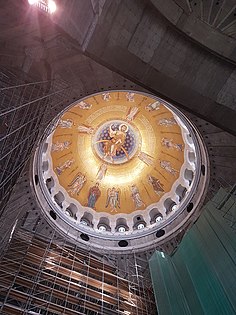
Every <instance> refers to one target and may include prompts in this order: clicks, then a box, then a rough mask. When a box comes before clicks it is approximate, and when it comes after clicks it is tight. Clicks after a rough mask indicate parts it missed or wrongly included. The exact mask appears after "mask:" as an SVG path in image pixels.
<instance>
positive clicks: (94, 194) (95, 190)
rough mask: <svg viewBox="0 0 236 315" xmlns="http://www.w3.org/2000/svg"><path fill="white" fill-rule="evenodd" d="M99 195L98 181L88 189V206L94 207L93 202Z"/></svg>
mask: <svg viewBox="0 0 236 315" xmlns="http://www.w3.org/2000/svg"><path fill="white" fill-rule="evenodd" d="M100 196H101V190H100V189H99V183H96V184H95V185H94V186H93V187H91V188H90V189H89V195H88V207H90V208H92V209H95V203H96V201H97V200H98V198H99V197H100Z"/></svg>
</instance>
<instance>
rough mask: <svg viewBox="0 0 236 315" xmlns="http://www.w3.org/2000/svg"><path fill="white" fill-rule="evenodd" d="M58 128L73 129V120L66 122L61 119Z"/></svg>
mask: <svg viewBox="0 0 236 315" xmlns="http://www.w3.org/2000/svg"><path fill="white" fill-rule="evenodd" d="M58 126H59V127H60V128H72V126H73V120H71V119H66V120H62V119H60V120H59V122H58Z"/></svg>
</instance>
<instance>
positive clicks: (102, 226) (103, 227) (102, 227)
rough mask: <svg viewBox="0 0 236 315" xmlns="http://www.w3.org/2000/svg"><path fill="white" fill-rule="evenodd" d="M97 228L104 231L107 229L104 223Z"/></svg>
mask: <svg viewBox="0 0 236 315" xmlns="http://www.w3.org/2000/svg"><path fill="white" fill-rule="evenodd" d="M98 229H99V231H102V232H105V231H106V230H107V228H106V226H105V225H100V226H99V228H98Z"/></svg>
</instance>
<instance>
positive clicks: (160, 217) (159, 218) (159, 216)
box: [155, 214, 163, 222]
mask: <svg viewBox="0 0 236 315" xmlns="http://www.w3.org/2000/svg"><path fill="white" fill-rule="evenodd" d="M162 219H163V216H162V215H161V214H159V215H157V216H156V219H155V221H156V222H160V221H162Z"/></svg>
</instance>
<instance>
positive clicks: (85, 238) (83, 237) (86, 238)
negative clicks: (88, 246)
mask: <svg viewBox="0 0 236 315" xmlns="http://www.w3.org/2000/svg"><path fill="white" fill-rule="evenodd" d="M80 238H81V239H82V240H83V241H86V242H88V241H89V236H88V235H87V234H81V235H80Z"/></svg>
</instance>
